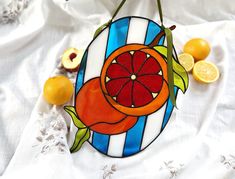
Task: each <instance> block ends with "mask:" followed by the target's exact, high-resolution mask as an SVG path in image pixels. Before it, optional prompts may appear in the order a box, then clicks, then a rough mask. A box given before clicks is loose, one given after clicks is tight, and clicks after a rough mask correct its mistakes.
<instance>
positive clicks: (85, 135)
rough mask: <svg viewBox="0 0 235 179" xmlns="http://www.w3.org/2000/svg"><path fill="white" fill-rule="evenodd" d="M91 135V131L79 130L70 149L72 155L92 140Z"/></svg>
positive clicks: (86, 129)
mask: <svg viewBox="0 0 235 179" xmlns="http://www.w3.org/2000/svg"><path fill="white" fill-rule="evenodd" d="M90 135H91V134H90V129H88V128H83V129H78V131H77V133H76V136H75V139H74V142H73V146H72V147H71V148H70V151H71V153H74V152H77V151H78V150H79V149H80V148H81V147H82V145H83V144H84V142H85V141H87V140H88V139H89V138H90Z"/></svg>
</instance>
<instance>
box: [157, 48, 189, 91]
mask: <svg viewBox="0 0 235 179" xmlns="http://www.w3.org/2000/svg"><path fill="white" fill-rule="evenodd" d="M154 49H155V50H156V51H157V52H158V53H160V54H161V55H162V56H163V57H164V59H165V60H166V61H167V48H166V47H164V46H155V47H154ZM172 62H173V71H174V85H175V86H177V87H178V88H179V89H180V90H181V91H182V92H183V93H185V91H186V90H187V88H188V82H189V80H188V74H187V72H186V71H185V69H184V67H183V66H182V65H180V64H179V63H178V62H177V61H176V60H175V58H174V56H173V58H172Z"/></svg>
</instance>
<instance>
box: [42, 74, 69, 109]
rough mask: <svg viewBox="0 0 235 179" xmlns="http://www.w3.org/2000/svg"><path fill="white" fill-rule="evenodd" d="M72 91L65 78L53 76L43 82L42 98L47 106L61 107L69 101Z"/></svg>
mask: <svg viewBox="0 0 235 179" xmlns="http://www.w3.org/2000/svg"><path fill="white" fill-rule="evenodd" d="M73 91H74V88H73V84H72V83H71V81H70V80H69V79H68V78H67V77H65V76H55V77H52V78H49V79H48V80H47V81H46V82H45V84H44V89H43V96H44V98H45V99H46V101H47V102H48V103H49V104H55V105H62V104H65V103H67V102H68V101H69V100H70V99H71V97H72V95H73Z"/></svg>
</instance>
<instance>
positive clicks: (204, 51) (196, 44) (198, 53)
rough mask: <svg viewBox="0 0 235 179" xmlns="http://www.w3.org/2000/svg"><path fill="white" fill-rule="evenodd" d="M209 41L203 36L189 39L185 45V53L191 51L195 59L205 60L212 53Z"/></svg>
mask: <svg viewBox="0 0 235 179" xmlns="http://www.w3.org/2000/svg"><path fill="white" fill-rule="evenodd" d="M210 49H211V48H210V45H209V43H208V42H207V41H206V40H204V39H201V38H195V39H191V40H189V41H188V42H187V43H186V44H185V45H184V49H183V51H184V53H189V54H190V55H192V56H193V58H194V59H195V61H199V60H204V59H205V58H206V57H207V56H208V55H209V53H210Z"/></svg>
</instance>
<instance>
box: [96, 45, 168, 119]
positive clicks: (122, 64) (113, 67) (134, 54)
mask: <svg viewBox="0 0 235 179" xmlns="http://www.w3.org/2000/svg"><path fill="white" fill-rule="evenodd" d="M101 85H102V89H103V91H104V94H105V97H106V98H107V100H108V101H109V103H110V104H111V105H112V106H113V107H114V108H116V109H117V110H119V111H121V112H123V113H124V114H127V115H131V116H141V115H147V114H150V113H153V112H154V111H156V110H158V109H159V108H160V107H161V106H162V105H163V104H164V103H165V102H166V100H167V98H168V96H169V90H168V85H167V64H166V61H165V60H164V59H163V57H162V56H161V55H160V54H159V53H158V52H157V51H155V50H153V49H150V48H149V47H147V46H144V45H139V44H132V45H126V46H123V47H121V48H119V49H118V50H116V51H115V52H114V53H112V54H111V55H110V57H109V58H108V59H107V61H106V62H105V64H104V66H103V70H102V72H101Z"/></svg>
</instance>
